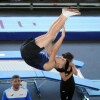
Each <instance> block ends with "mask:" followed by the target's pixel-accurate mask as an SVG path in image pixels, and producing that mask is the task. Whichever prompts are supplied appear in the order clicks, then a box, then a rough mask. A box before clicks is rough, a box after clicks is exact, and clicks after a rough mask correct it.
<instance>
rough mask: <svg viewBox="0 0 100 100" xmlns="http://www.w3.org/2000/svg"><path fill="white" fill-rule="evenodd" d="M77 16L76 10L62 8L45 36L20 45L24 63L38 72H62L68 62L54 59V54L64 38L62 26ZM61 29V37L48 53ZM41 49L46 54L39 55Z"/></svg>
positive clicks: (59, 58) (57, 58) (60, 58)
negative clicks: (38, 70)
mask: <svg viewBox="0 0 100 100" xmlns="http://www.w3.org/2000/svg"><path fill="white" fill-rule="evenodd" d="M79 14H80V12H79V11H78V10H74V9H67V8H63V9H62V14H61V15H60V16H59V18H58V19H57V20H56V21H55V22H54V23H53V24H52V25H51V27H50V29H49V31H48V32H47V33H46V34H44V35H41V36H39V37H36V38H35V39H33V38H29V39H27V40H26V41H25V42H24V43H23V44H22V45H21V48H20V51H21V56H22V58H23V59H24V61H25V62H26V63H27V64H28V65H30V66H32V67H35V68H37V69H40V70H46V71H48V70H52V69H53V68H56V69H57V70H58V71H63V69H65V65H68V64H69V62H68V61H67V60H66V59H63V58H62V57H56V54H57V52H58V50H59V48H60V46H61V44H62V42H63V39H64V37H65V27H64V24H65V21H66V20H67V19H68V18H69V17H70V16H73V15H79ZM61 28H62V34H61V37H60V38H59V39H58V41H57V42H56V43H55V45H54V46H53V48H52V51H50V50H51V45H52V42H53V41H54V39H55V37H56V35H57V33H58V32H59V31H60V29H61ZM43 49H45V51H46V53H41V51H42V50H43Z"/></svg>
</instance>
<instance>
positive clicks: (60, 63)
mask: <svg viewBox="0 0 100 100" xmlns="http://www.w3.org/2000/svg"><path fill="white" fill-rule="evenodd" d="M65 63H66V59H64V58H62V57H56V67H57V68H62V67H63V65H65Z"/></svg>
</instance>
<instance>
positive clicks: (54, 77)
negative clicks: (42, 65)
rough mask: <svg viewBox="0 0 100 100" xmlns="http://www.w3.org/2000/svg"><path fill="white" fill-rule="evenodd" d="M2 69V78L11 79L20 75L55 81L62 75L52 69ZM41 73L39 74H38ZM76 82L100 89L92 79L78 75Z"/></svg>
mask: <svg viewBox="0 0 100 100" xmlns="http://www.w3.org/2000/svg"><path fill="white" fill-rule="evenodd" d="M35 72H36V71H0V80H3V79H11V78H12V76H13V75H19V76H20V77H21V78H22V79H23V78H27V79H29V78H45V79H50V80H53V81H55V80H56V81H61V77H60V74H59V73H55V72H50V71H42V72H41V71H38V72H37V73H35ZM37 74H39V75H37ZM74 79H75V84H76V85H78V86H82V87H88V88H91V89H95V90H100V86H98V84H96V83H94V82H92V80H88V79H84V78H83V79H81V78H78V77H74Z"/></svg>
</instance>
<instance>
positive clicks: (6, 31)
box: [0, 16, 100, 40]
mask: <svg viewBox="0 0 100 100" xmlns="http://www.w3.org/2000/svg"><path fill="white" fill-rule="evenodd" d="M57 18H58V17H55V16H52V17H45V16H44V17H42V16H38V17H0V40H25V39H27V38H29V37H34V38H35V37H37V36H39V35H42V34H45V33H46V32H48V30H49V28H50V26H51V24H52V23H53V22H54V21H55V20H56V19H57ZM65 28H66V36H65V40H100V17H99V16H97V17H94V16H87V17H86V16H84V17H82V16H74V17H70V18H69V19H68V20H67V21H66V23H65ZM59 37H60V34H59V35H58V36H57V38H56V39H58V38H59Z"/></svg>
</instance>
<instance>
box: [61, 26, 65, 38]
mask: <svg viewBox="0 0 100 100" xmlns="http://www.w3.org/2000/svg"><path fill="white" fill-rule="evenodd" d="M62 37H63V38H64V37H65V26H63V27H62Z"/></svg>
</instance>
